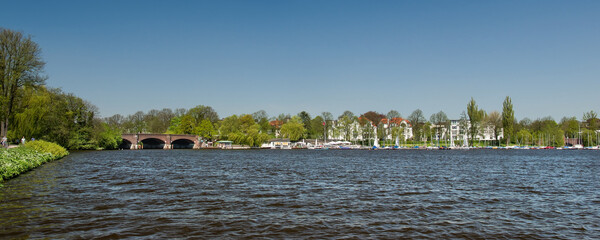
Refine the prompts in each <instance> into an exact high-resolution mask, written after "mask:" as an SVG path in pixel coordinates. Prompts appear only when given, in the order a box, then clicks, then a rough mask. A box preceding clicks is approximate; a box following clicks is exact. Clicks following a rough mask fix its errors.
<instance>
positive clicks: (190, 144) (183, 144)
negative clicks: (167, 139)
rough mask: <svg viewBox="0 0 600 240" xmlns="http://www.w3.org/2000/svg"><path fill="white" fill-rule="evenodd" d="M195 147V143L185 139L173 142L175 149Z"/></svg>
mask: <svg viewBox="0 0 600 240" xmlns="http://www.w3.org/2000/svg"><path fill="white" fill-rule="evenodd" d="M194 145H195V143H194V141H192V140H189V139H185V138H180V139H177V140H175V141H172V142H171V146H172V148H173V149H193V148H194Z"/></svg>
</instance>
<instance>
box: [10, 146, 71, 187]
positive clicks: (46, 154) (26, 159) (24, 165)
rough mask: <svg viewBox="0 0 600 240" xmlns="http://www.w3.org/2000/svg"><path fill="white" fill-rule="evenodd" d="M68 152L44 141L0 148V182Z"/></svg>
mask: <svg viewBox="0 0 600 240" xmlns="http://www.w3.org/2000/svg"><path fill="white" fill-rule="evenodd" d="M68 154H69V152H68V151H67V150H66V149H64V148H63V147H61V146H59V145H57V144H55V143H51V142H46V141H33V142H28V143H27V144H25V146H20V147H17V148H11V149H0V182H3V181H5V180H7V179H11V178H13V177H16V176H18V175H19V174H21V173H24V172H27V171H29V170H31V169H33V168H36V167H38V166H40V165H42V164H44V163H46V162H49V161H53V160H56V159H60V158H62V157H64V156H66V155H68Z"/></svg>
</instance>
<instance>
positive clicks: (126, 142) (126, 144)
mask: <svg viewBox="0 0 600 240" xmlns="http://www.w3.org/2000/svg"><path fill="white" fill-rule="evenodd" d="M132 147H133V143H132V142H131V141H130V140H129V139H125V138H123V141H122V142H121V145H119V149H131V148H132Z"/></svg>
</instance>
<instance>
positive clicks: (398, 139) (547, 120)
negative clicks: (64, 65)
mask: <svg viewBox="0 0 600 240" xmlns="http://www.w3.org/2000/svg"><path fill="white" fill-rule="evenodd" d="M0 56H1V57H0V60H1V61H0V82H1V83H2V84H1V85H2V87H0V110H1V111H0V125H1V128H0V130H1V131H2V134H3V136H7V137H8V138H9V140H10V141H11V142H13V143H14V142H18V141H19V139H21V138H22V137H23V136H26V138H27V139H30V138H35V139H42V140H47V141H51V142H56V143H57V144H59V145H61V146H63V147H65V148H67V149H117V148H119V146H120V144H121V141H122V139H121V134H123V133H168V134H194V135H198V136H199V137H200V138H201V139H202V141H204V142H214V141H217V140H230V141H233V142H234V143H235V144H239V145H246V146H253V147H258V146H261V145H262V144H263V143H266V142H267V141H268V140H269V139H271V138H289V139H290V140H291V141H298V140H300V139H313V140H314V139H321V140H325V141H331V140H344V141H350V142H353V143H355V144H362V145H369V146H370V145H373V144H374V143H375V142H378V143H380V144H381V145H387V146H394V145H400V144H404V145H406V146H423V145H427V144H429V145H442V143H443V144H444V145H448V143H449V142H450V138H451V137H453V142H454V143H455V144H457V145H466V144H465V143H464V142H469V144H468V145H470V146H482V145H492V146H500V145H512V144H523V145H545V146H557V147H558V146H564V145H565V144H573V141H569V139H571V140H572V139H577V141H576V142H577V143H578V144H581V145H585V146H594V145H598V144H599V143H598V142H599V141H598V140H599V139H600V136H599V133H600V132H598V127H599V125H600V120H599V119H598V116H597V114H596V112H594V111H589V112H586V113H584V114H583V118H581V119H578V118H576V117H564V118H562V119H561V120H560V121H559V122H556V121H555V120H554V119H553V118H551V117H543V118H538V119H535V120H531V119H528V118H524V119H521V120H520V121H518V120H517V119H516V118H515V117H514V111H513V103H512V101H511V99H510V97H506V99H505V100H504V102H503V103H502V104H499V105H498V107H499V108H501V111H502V112H498V111H496V110H491V111H486V110H484V109H481V108H479V106H478V105H477V103H476V101H475V99H473V98H471V100H470V101H468V102H467V104H466V108H465V111H463V112H462V113H461V114H460V116H461V117H460V119H455V120H452V119H449V118H448V117H447V115H446V113H444V112H443V111H439V112H437V113H434V114H432V115H431V116H430V117H429V119H427V118H426V115H425V114H424V113H423V111H422V110H421V109H416V110H414V111H413V112H412V113H410V114H409V115H408V117H406V118H403V117H402V114H401V113H399V112H398V111H396V110H390V111H389V112H387V114H384V113H379V112H376V111H367V112H365V113H362V114H355V113H353V112H351V111H345V112H344V113H343V114H341V115H340V116H338V117H334V116H333V114H332V113H330V112H322V113H321V114H318V115H317V116H311V114H309V113H308V112H306V111H302V112H300V113H297V114H295V115H290V114H279V115H274V116H269V115H268V114H267V113H266V112H265V111H263V110H260V111H257V112H254V113H246V114H240V115H232V116H227V117H224V118H221V117H220V116H219V115H218V114H217V112H216V111H215V110H214V109H213V108H212V107H210V106H204V105H198V106H196V107H193V108H191V109H183V108H178V109H174V110H173V109H168V108H164V109H161V110H159V109H154V110H150V111H148V112H142V111H138V112H136V113H134V114H131V115H128V116H122V115H120V114H116V115H113V116H110V117H106V118H100V117H99V116H98V109H97V107H96V106H94V105H93V104H91V103H90V102H87V101H85V100H83V99H82V98H79V97H77V96H75V95H73V94H70V93H64V92H63V91H62V90H60V89H57V88H51V87H47V86H45V85H44V84H45V81H44V80H45V79H46V77H45V76H44V75H42V70H43V66H44V62H43V61H42V60H41V58H40V48H39V47H38V46H37V45H36V44H35V43H34V42H33V41H31V38H30V37H29V36H24V35H23V34H22V33H19V32H14V31H11V30H7V29H0ZM23 59H27V61H25V62H22V61H23ZM6 86H10V87H6ZM454 128H456V129H459V130H457V132H456V133H454V134H450V131H449V129H454ZM484 135H485V136H487V137H483V138H482V137H480V136H484ZM458 136H460V137H458ZM482 139H483V140H482Z"/></svg>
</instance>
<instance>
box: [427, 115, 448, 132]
mask: <svg viewBox="0 0 600 240" xmlns="http://www.w3.org/2000/svg"><path fill="white" fill-rule="evenodd" d="M429 121H430V122H431V123H432V126H433V131H434V135H436V136H437V138H439V137H440V136H441V135H442V129H449V123H450V122H449V121H448V116H447V115H446V113H444V112H443V111H439V112H438V113H434V114H431V117H429Z"/></svg>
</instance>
